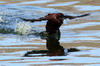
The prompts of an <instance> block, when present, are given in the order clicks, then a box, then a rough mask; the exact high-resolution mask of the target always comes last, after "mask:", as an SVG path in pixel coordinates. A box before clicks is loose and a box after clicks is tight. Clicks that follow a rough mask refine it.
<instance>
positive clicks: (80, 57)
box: [0, 0, 100, 66]
mask: <svg viewBox="0 0 100 66" xmlns="http://www.w3.org/2000/svg"><path fill="white" fill-rule="evenodd" d="M58 12H61V13H64V14H68V15H80V14H84V13H90V14H91V15H89V16H87V17H83V18H76V19H73V20H69V19H67V22H66V21H65V23H64V24H63V25H62V26H61V28H60V30H61V39H60V44H61V45H62V46H63V47H64V48H65V49H68V48H77V49H80V50H81V51H79V52H71V53H68V54H67V55H66V56H43V57H42V56H40V57H23V55H24V54H25V53H26V52H27V51H31V50H46V40H43V39H41V38H40V37H39V36H35V35H32V34H31V35H24V36H21V35H18V34H14V33H13V32H10V33H9V32H8V34H4V33H0V66H22V65H23V66H100V59H99V58H100V28H99V27H100V15H99V14H100V3H99V0H95V1H91V0H86V1H85V0H84V1H82V0H77V1H74V0H67V1H66V0H63V1H61V0H48V1H47V0H1V1H0V29H2V28H4V29H8V30H13V31H14V30H15V28H16V24H18V23H23V22H24V21H22V20H21V19H20V18H19V17H22V18H38V17H42V16H44V15H46V14H48V13H58ZM24 23H25V24H26V22H24ZM45 24H46V21H41V22H35V23H27V25H26V26H25V27H24V28H23V27H20V28H23V29H25V30H28V29H30V28H29V27H28V26H30V27H32V28H31V29H32V30H35V31H36V32H41V31H45ZM21 26H22V25H21ZM26 28H28V29H26ZM31 29H30V30H31ZM21 32H23V31H21ZM38 55H39V54H38ZM40 55H41V54H40ZM62 59H63V60H62Z"/></svg>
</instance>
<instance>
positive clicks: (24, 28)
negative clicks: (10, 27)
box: [14, 22, 32, 35]
mask: <svg viewBox="0 0 100 66" xmlns="http://www.w3.org/2000/svg"><path fill="white" fill-rule="evenodd" d="M31 30H32V27H31V26H30V25H29V23H25V22H19V23H16V27H15V30H14V32H16V33H18V34H20V35H28V34H31Z"/></svg>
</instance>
